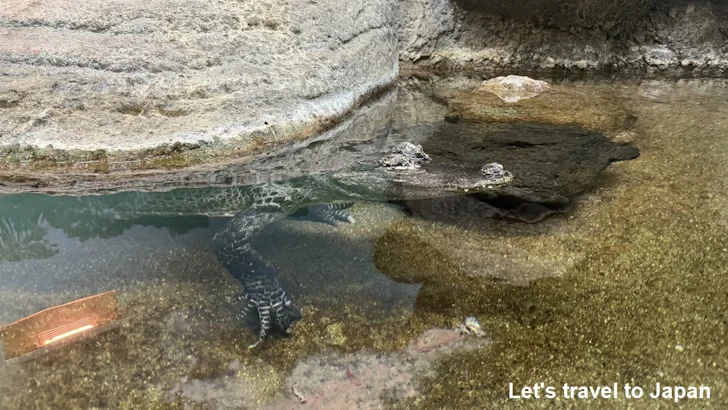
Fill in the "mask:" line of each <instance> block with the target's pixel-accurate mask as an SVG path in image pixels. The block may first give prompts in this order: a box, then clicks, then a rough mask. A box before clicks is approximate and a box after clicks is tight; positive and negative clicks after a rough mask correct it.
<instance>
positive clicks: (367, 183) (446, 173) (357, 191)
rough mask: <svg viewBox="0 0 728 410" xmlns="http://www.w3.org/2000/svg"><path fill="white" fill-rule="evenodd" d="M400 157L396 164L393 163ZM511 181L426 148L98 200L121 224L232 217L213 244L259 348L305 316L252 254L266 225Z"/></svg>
mask: <svg viewBox="0 0 728 410" xmlns="http://www.w3.org/2000/svg"><path fill="white" fill-rule="evenodd" d="M395 156H396V157H397V161H395V162H397V163H394V162H392V161H389V160H388V158H389V159H392V157H395ZM512 178H513V177H512V175H511V174H510V172H508V171H507V170H506V169H505V168H504V167H503V166H502V165H501V164H499V163H489V164H485V165H483V166H474V165H464V164H458V163H455V162H450V161H431V160H430V158H429V157H428V156H427V155H426V154H424V152H423V151H422V148H421V147H420V146H417V145H415V144H411V143H402V144H399V145H397V146H396V147H395V148H394V149H392V151H391V152H390V153H389V154H387V155H385V157H383V158H380V159H379V161H377V162H376V163H367V162H363V163H358V164H356V165H354V166H352V167H350V168H347V169H344V170H340V171H336V172H332V173H326V174H320V175H311V176H307V177H302V178H298V179H293V180H289V181H286V182H269V183H264V184H260V185H254V186H229V187H211V188H203V189H193V188H183V189H176V190H173V191H169V192H155V193H144V192H133V193H123V194H117V195H120V198H123V200H122V201H117V202H116V203H115V204H114V205H113V206H111V207H110V206H109V204H108V200H106V199H104V197H99V200H100V201H103V202H104V203H103V204H99V206H98V207H97V209H99V212H101V213H106V214H107V215H106V216H107V217H111V218H114V219H127V218H131V217H136V216H148V215H207V216H231V218H230V219H229V221H227V222H226V223H225V225H224V226H223V227H222V229H221V230H220V231H219V232H217V233H216V234H215V236H214V238H213V241H214V250H215V253H216V256H217V258H218V260H219V261H220V263H221V264H222V265H223V266H224V267H225V268H226V269H227V270H228V271H229V272H230V274H232V275H233V276H234V277H235V278H237V279H238V280H240V281H241V282H242V284H243V295H242V296H241V300H242V302H243V303H244V306H243V309H242V312H241V315H242V316H246V315H248V314H257V316H258V317H259V319H260V333H259V336H258V340H257V341H256V342H255V343H253V344H252V345H251V346H250V347H251V348H252V347H255V346H257V345H258V344H260V343H261V342H262V341H263V340H264V339H265V338H266V337H267V335H268V333H269V332H270V331H271V330H272V329H278V330H280V331H283V332H286V333H288V332H289V330H290V327H291V324H292V323H293V321H295V320H296V319H297V318H300V312H299V311H298V309H297V308H296V307H295V306H294V305H293V302H292V300H291V299H290V297H289V296H288V295H287V294H286V292H285V290H284V289H283V288H282V286H281V282H280V280H279V278H278V274H277V272H276V269H275V267H274V266H273V265H271V264H270V263H268V262H267V261H266V260H264V259H263V258H262V257H261V255H260V254H259V253H258V252H256V250H255V249H254V248H253V247H252V246H251V239H252V238H253V237H254V236H255V235H256V234H257V233H258V232H259V231H260V230H261V229H262V228H263V227H265V226H266V225H269V224H271V223H273V222H275V221H278V220H280V219H282V218H284V217H286V216H288V215H290V214H292V213H294V212H295V211H297V210H299V209H303V208H305V209H307V210H308V213H309V214H310V215H311V216H313V217H314V219H317V220H318V221H320V222H324V223H328V224H331V225H336V224H337V223H338V222H339V221H345V222H353V217H352V216H351V215H350V214H349V213H348V211H347V208H348V207H349V206H351V205H352V204H353V202H352V201H354V200H367V201H390V200H406V199H424V198H436V197H446V196H452V195H460V194H463V193H464V192H470V193H474V192H481V191H494V190H498V189H499V188H501V187H502V186H504V185H506V184H508V183H509V182H510V181H511V180H512Z"/></svg>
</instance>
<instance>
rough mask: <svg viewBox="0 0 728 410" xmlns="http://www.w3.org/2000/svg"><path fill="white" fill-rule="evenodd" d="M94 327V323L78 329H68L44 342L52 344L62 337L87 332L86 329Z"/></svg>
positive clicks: (44, 343)
mask: <svg viewBox="0 0 728 410" xmlns="http://www.w3.org/2000/svg"><path fill="white" fill-rule="evenodd" d="M93 328H94V326H93V325H86V326H82V327H79V328H78V329H73V330H71V331H68V332H66V333H61V334H60V335H58V336H55V337H53V338H52V339H49V340H46V341H44V342H43V345H49V344H51V343H53V342H57V341H59V340H61V339H65V338H67V337H68V336H73V335H75V334H77V333H81V332H85V331H87V330H89V329H93Z"/></svg>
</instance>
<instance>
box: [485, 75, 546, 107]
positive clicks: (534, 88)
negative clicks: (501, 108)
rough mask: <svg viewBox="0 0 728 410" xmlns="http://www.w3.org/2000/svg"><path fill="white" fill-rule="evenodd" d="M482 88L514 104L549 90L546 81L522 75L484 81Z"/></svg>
mask: <svg viewBox="0 0 728 410" xmlns="http://www.w3.org/2000/svg"><path fill="white" fill-rule="evenodd" d="M480 88H481V89H483V90H486V91H490V92H492V93H493V94H495V95H497V96H498V97H499V98H500V99H501V100H503V101H505V102H509V103H514V102H518V101H520V100H525V99H528V98H533V97H536V96H537V95H540V94H541V93H543V92H544V91H546V90H548V89H549V85H548V83H547V82H545V81H540V80H534V79H533V78H529V77H524V76H520V75H509V76H506V77H496V78H491V79H490V80H486V81H483V83H482V84H480Z"/></svg>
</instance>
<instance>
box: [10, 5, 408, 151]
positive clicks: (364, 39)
mask: <svg viewBox="0 0 728 410" xmlns="http://www.w3.org/2000/svg"><path fill="white" fill-rule="evenodd" d="M392 9H393V6H392V4H391V2H390V1H386V0H375V1H370V2H366V3H360V2H354V1H344V2H341V1H333V0H323V1H317V2H292V1H288V0H263V1H258V0H255V1H252V0H244V1H229V0H154V1H142V0H125V1H119V0H113V1H100V0H93V1H86V2H76V1H70V0H52V1H49V2H44V3H43V4H42V5H39V3H37V2H33V1H30V0H20V1H14V2H6V4H4V5H3V6H2V8H1V9H0V34H1V36H2V38H3V41H2V42H0V73H2V76H0V147H5V148H6V149H7V148H8V147H13V146H15V150H14V151H13V152H12V154H13V155H12V156H11V159H17V160H27V159H33V158H34V157H37V156H39V155H42V152H41V153H39V152H35V151H34V152H30V153H28V152H25V151H23V150H22V147H24V146H35V147H39V148H41V149H44V150H48V149H49V148H50V147H49V146H52V147H53V148H55V149H61V150H99V149H103V150H108V151H110V152H113V151H114V150H144V149H151V148H156V147H159V146H160V145H162V144H171V143H175V142H179V143H183V144H189V145H190V146H191V147H198V146H200V145H202V146H207V145H212V146H215V145H218V146H219V145H223V144H222V143H226V142H227V143H230V144H231V146H232V147H234V148H241V147H242V148H245V147H247V146H249V145H251V144H252V143H254V142H255V140H256V138H258V139H260V138H262V139H263V140H265V141H270V140H286V139H290V138H292V137H297V136H307V135H312V134H313V133H315V132H316V131H317V130H319V129H320V126H321V125H322V124H325V123H326V121H327V120H331V119H336V118H338V117H339V116H341V115H342V114H344V113H346V112H347V111H348V110H350V109H351V108H353V107H354V106H355V105H356V104H357V103H358V102H359V101H360V100H361V99H362V98H363V97H365V96H366V95H367V94H368V93H371V92H373V91H375V90H377V89H379V88H382V87H384V86H386V85H388V84H389V83H391V82H392V81H393V80H394V79H395V78H396V75H397V71H398V63H397V52H396V35H395V28H394V25H393V23H392V17H393V12H392ZM209 143H212V144H209ZM18 144H19V145H18ZM229 148H230V147H227V148H226V149H228V150H229ZM70 159H73V158H70Z"/></svg>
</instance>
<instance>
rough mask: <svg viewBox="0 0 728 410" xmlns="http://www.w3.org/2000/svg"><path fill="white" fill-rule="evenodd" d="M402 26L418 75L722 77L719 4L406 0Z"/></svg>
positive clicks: (693, 0)
mask: <svg viewBox="0 0 728 410" xmlns="http://www.w3.org/2000/svg"><path fill="white" fill-rule="evenodd" d="M400 20H401V21H402V23H400V26H401V27H403V28H404V30H403V29H400V34H399V36H400V38H399V43H400V47H401V51H400V53H401V57H402V60H403V61H405V62H407V63H414V65H415V68H418V69H419V68H433V67H434V68H437V69H447V70H461V69H465V70H474V71H492V70H552V69H568V70H599V69H613V70H621V71H640V72H644V71H647V72H651V71H652V72H654V71H665V70H668V71H672V72H675V73H680V74H682V73H684V72H685V71H688V72H693V73H698V74H711V75H715V74H722V73H725V72H728V30H726V28H725V27H728V3H726V2H722V1H721V2H707V1H702V0H670V1H661V0H404V4H403V5H402V6H401V7H400ZM408 65H409V64H408ZM408 68H409V67H408Z"/></svg>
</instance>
